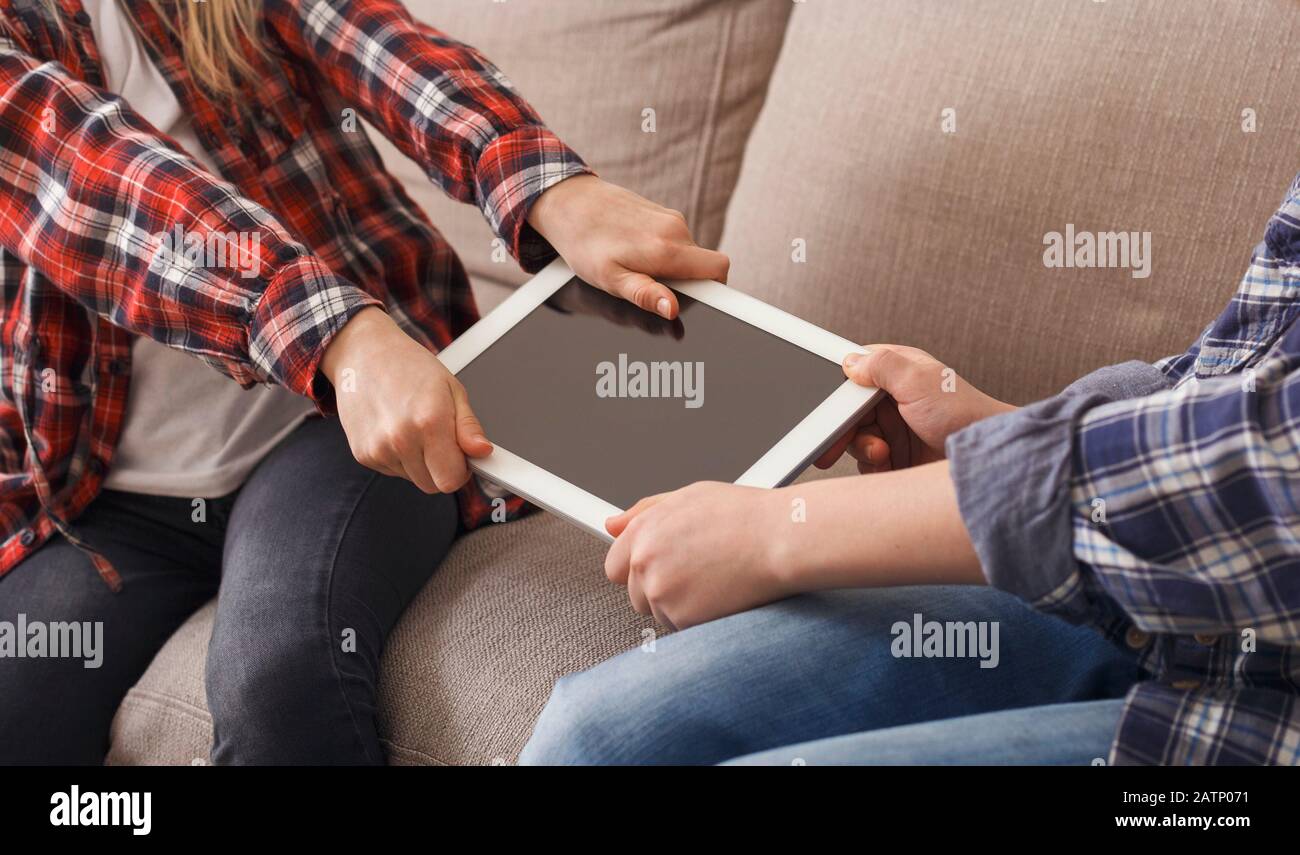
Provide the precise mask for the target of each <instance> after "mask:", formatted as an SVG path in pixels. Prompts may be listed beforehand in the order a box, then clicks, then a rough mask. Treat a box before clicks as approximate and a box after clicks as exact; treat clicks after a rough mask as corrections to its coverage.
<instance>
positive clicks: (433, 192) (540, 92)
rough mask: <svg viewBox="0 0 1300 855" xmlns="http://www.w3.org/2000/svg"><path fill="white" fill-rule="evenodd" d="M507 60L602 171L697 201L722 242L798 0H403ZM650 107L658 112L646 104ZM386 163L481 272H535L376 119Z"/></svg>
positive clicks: (698, 222) (695, 219) (502, 277)
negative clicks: (504, 249) (504, 250)
mask: <svg viewBox="0 0 1300 855" xmlns="http://www.w3.org/2000/svg"><path fill="white" fill-rule="evenodd" d="M406 4H407V6H408V8H410V10H411V12H412V14H413V15H415V17H417V18H419V19H420V20H423V21H425V22H426V23H428V24H430V25H431V26H433V27H435V28H437V29H439V30H442V31H444V32H446V33H447V34H448V35H450V36H452V37H454V38H457V39H460V40H461V41H464V42H467V43H469V44H471V45H473V46H474V47H476V48H478V49H479V50H480V51H482V52H483V53H484V54H485V55H486V56H487V57H488V58H489V59H491V60H492V61H493V62H494V63H496V64H497V65H498V66H499V67H500V68H501V69H502V70H503V71H504V72H505V74H506V76H507V77H508V78H510V80H511V81H512V82H513V83H514V84H515V86H516V87H517V88H518V89H519V91H520V92H522V93H523V95H524V96H525V97H526V98H527V99H528V100H529V101H530V102H531V103H532V104H533V106H534V107H536V108H537V110H538V112H539V113H541V116H542V118H543V120H544V121H545V122H546V123H547V124H548V125H549V126H550V127H551V128H552V129H553V130H554V131H555V132H556V133H558V134H559V135H560V137H561V138H562V139H564V140H565V142H567V143H568V144H569V145H571V146H572V147H573V148H574V149H575V150H576V151H577V152H578V153H579V154H581V155H582V157H583V158H584V159H585V160H586V161H587V162H588V163H589V164H590V165H591V166H592V168H593V169H595V170H596V171H597V172H598V173H600V175H601V176H602V177H604V178H607V179H609V180H610V181H614V182H616V183H618V184H622V185H623V186H626V187H629V188H631V189H633V190H635V191H637V192H638V193H641V194H642V195H644V196H646V197H647V198H650V199H652V200H654V201H656V202H658V203H659V204H661V205H665V206H667V207H669V208H675V209H677V210H680V211H682V212H683V213H684V214H686V217H687V220H688V222H689V223H690V224H691V226H692V228H693V229H694V232H695V236H696V239H697V240H698V241H699V242H700V243H701V244H704V245H708V246H716V245H717V242H718V240H719V238H720V236H721V234H722V220H723V216H724V215H725V213H726V206H727V200H728V199H729V197H730V195H731V191H732V188H733V187H734V185H735V181H736V175H737V173H738V172H739V171H740V161H741V157H742V154H743V152H744V147H745V143H746V140H747V139H748V137H749V132H750V130H751V129H752V127H753V123H754V120H755V119H756V117H757V116H758V111H759V108H760V107H761V106H762V102H763V94H764V91H765V90H766V88H767V81H768V79H769V77H770V75H771V70H772V66H773V65H774V64H775V62H776V57H777V54H778V52H779V50H780V47H781V37H782V34H783V33H784V31H785V25H786V21H787V19H788V17H789V14H790V9H791V7H792V5H793V4H791V3H790V2H789V0H637V2H636V3H629V2H627V0H509V2H505V3H495V2H489V0H406ZM647 111H653V113H649V112H647ZM370 136H371V139H372V140H374V141H375V144H376V146H378V147H379V149H380V152H381V153H382V154H383V156H384V159H385V162H386V163H387V164H388V166H389V168H390V169H392V170H393V171H394V173H395V174H396V175H397V176H398V178H400V179H401V180H402V183H403V185H404V186H405V187H406V189H407V191H408V192H409V193H410V194H411V195H412V197H413V198H414V199H415V200H416V202H418V203H419V204H420V206H421V207H422V208H424V210H425V212H426V213H428V214H429V215H430V217H431V218H432V219H433V222H434V225H436V226H437V227H438V228H439V229H440V230H441V231H442V232H443V234H444V235H446V237H447V238H448V240H449V241H450V242H451V244H452V246H453V247H454V248H455V249H456V250H457V252H458V253H459V254H460V256H461V258H462V259H463V260H464V261H465V265H466V267H467V269H468V270H469V272H470V274H471V276H472V277H473V278H474V279H475V280H476V282H481V281H484V280H487V281H496V282H504V283H511V284H518V283H519V282H521V281H523V279H524V278H526V277H524V275H523V274H522V273H521V272H520V270H519V268H518V266H517V265H516V264H514V262H513V261H511V260H509V259H508V258H505V259H502V254H501V253H499V252H497V253H494V247H493V245H492V233H491V231H490V230H489V229H488V227H487V225H486V224H485V223H484V222H483V218H482V216H481V215H480V214H479V213H478V212H477V211H476V210H475V209H474V208H473V207H472V206H469V205H461V204H459V203H456V202H453V201H451V200H450V199H448V198H447V197H446V196H444V195H443V194H442V192H441V191H440V190H439V189H438V188H436V187H434V186H433V185H432V184H431V183H430V182H429V180H428V179H427V178H426V177H425V175H424V174H423V173H422V172H421V170H420V169H419V167H417V166H416V165H415V164H414V163H412V162H411V161H409V160H407V159H406V158H405V157H403V156H402V155H401V154H400V153H399V152H397V151H396V150H395V149H394V148H393V147H392V146H391V145H390V144H388V142H387V141H386V140H384V139H382V137H380V136H379V135H378V134H377V133H375V132H374V131H373V130H372V131H370Z"/></svg>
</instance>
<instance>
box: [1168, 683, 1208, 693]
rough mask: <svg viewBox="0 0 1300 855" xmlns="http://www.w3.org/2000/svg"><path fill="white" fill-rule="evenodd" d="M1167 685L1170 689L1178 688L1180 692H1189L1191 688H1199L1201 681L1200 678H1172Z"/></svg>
mask: <svg viewBox="0 0 1300 855" xmlns="http://www.w3.org/2000/svg"><path fill="white" fill-rule="evenodd" d="M1169 687H1170V688H1171V689H1178V690H1179V691H1182V692H1190V691H1191V690H1192V689H1199V688H1200V687H1201V681H1200V680H1174V681H1173V682H1172V683H1170V684H1169Z"/></svg>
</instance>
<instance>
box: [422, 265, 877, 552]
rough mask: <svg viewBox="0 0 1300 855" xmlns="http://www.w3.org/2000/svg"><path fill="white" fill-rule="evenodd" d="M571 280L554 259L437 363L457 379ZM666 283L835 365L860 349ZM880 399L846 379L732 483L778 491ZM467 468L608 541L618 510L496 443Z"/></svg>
mask: <svg viewBox="0 0 1300 855" xmlns="http://www.w3.org/2000/svg"><path fill="white" fill-rule="evenodd" d="M573 276H574V273H573V271H572V270H571V269H569V266H568V265H567V264H565V263H564V261H563V260H561V259H557V260H555V261H554V262H552V263H551V264H549V265H547V266H546V267H545V268H544V269H543V270H542V271H541V272H540V273H538V274H537V275H536V276H534V277H533V278H532V279H530V280H529V281H528V282H526V283H524V284H523V285H521V286H520V287H519V288H518V289H517V290H516V291H515V292H514V293H513V294H511V295H510V296H509V297H507V298H506V299H505V300H504V301H503V302H502V303H501V305H499V306H497V307H496V308H495V309H494V310H492V311H491V312H490V313H489V314H488V315H486V316H485V317H484V318H483V319H482V320H480V321H479V322H478V323H476V324H474V326H472V327H470V328H469V329H468V330H466V331H465V332H464V334H462V335H461V336H460V337H459V338H457V339H456V340H455V341H453V342H452V343H451V344H450V345H448V346H447V347H446V348H444V349H443V350H442V352H441V353H439V354H438V358H439V359H440V360H441V361H442V363H443V365H445V366H446V367H447V370H449V371H450V372H451V373H453V374H459V373H460V371H461V369H463V368H464V367H465V366H467V365H469V364H470V362H471V361H473V360H474V358H475V357H477V356H478V355H479V354H481V353H483V352H484V351H485V350H487V349H488V348H489V347H491V346H492V344H493V343H494V342H496V340H497V339H499V338H500V337H501V336H502V335H504V334H505V333H506V331H507V330H509V329H510V328H511V327H513V326H514V325H515V324H517V323H518V322H519V321H521V320H523V319H524V318H525V317H526V316H527V315H528V313H529V312H531V311H532V310H533V309H535V308H537V307H538V306H540V305H541V304H542V303H544V302H546V300H548V299H549V298H550V297H551V295H552V294H554V293H555V292H556V291H558V290H559V289H560V288H562V287H564V285H565V284H567V283H568V282H569V280H570V279H572V278H573ZM664 284H665V285H668V286H669V287H670V288H672V289H673V290H674V291H678V292H680V293H682V294H685V295H686V296H688V297H693V298H694V299H696V300H699V301H700V302H701V303H705V304H707V305H710V306H712V307H713V308H715V309H718V310H720V311H723V312H726V313H727V314H729V315H732V316H733V317H736V318H739V319H740V320H742V321H744V322H746V323H748V324H750V325H751V326H754V327H757V328H759V329H761V330H764V331H765V332H768V333H771V334H772V335H775V336H777V337H778V338H781V339H784V340H785V341H788V342H790V343H791V344H793V345H796V346H798V347H801V348H803V349H804V350H807V351H808V352H810V353H813V354H816V355H817V356H820V357H822V358H823V359H825V360H827V361H829V362H833V363H835V364H836V365H839V364H840V363H842V362H843V361H844V357H845V356H847V355H848V354H849V353H852V352H854V351H858V350H860V347H859V346H858V345H856V344H854V343H853V342H851V341H849V340H848V339H845V338H842V337H840V336H838V335H835V334H834V333H830V332H827V331H826V330H824V329H821V328H820V327H817V326H814V325H813V324H810V323H808V322H807V321H805V320H802V319H800V318H796V317H795V316H794V315H791V314H788V313H786V312H783V311H781V310H780V309H778V308H776V307H774V306H770V305H768V304H767V303H764V302H763V301H761V300H758V299H755V298H754V297H751V296H749V295H748V294H743V293H741V292H739V291H736V290H735V289H732V288H728V287H727V286H726V285H722V284H720V283H718V282H711V281H703V280H699V281H688V282H681V281H665V282H664ZM880 394H881V393H880V391H879V390H878V389H875V388H872V387H867V386H859V385H857V384H856V383H853V382H852V381H850V380H845V381H844V383H843V384H842V385H840V386H839V387H838V388H836V390H835V391H834V392H832V393H831V394H830V395H829V396H827V398H826V399H825V400H824V401H822V403H821V404H819V405H818V406H817V407H816V408H815V409H813V411H812V412H811V413H809V414H808V415H807V416H805V417H804V419H803V420H802V421H800V422H799V424H797V425H795V426H794V428H792V429H791V430H790V432H789V433H787V434H786V435H785V436H783V437H782V438H781V439H780V440H778V441H777V443H776V444H775V445H773V446H772V447H771V448H770V449H768V451H767V453H766V454H764V455H763V456H762V457H760V458H759V459H758V460H757V461H755V463H754V465H752V466H750V467H749V469H748V470H746V471H745V473H744V474H743V475H741V476H740V477H739V478H737V479H736V483H737V484H743V485H746V486H751V487H780V486H783V485H785V484H788V483H789V482H790V481H792V480H794V478H796V477H797V476H798V475H799V473H800V472H802V471H803V470H804V469H805V468H806V467H807V466H808V465H809V464H810V463H811V462H812V461H813V460H815V459H816V458H817V456H818V455H820V454H821V453H822V452H823V451H824V450H825V449H826V448H827V447H829V445H830V444H831V443H832V442H834V441H835V439H836V437H838V436H840V435H841V434H842V433H843V432H844V431H845V430H846V429H847V428H848V427H849V426H850V425H852V424H854V423H856V422H857V420H858V419H860V418H861V417H862V416H863V415H864V414H865V413H866V412H867V410H868V409H870V407H871V406H872V404H873V403H874V402H875V401H876V399H877V397H879V395H880ZM472 403H473V400H472V399H471V404H472ZM489 439H491V437H489ZM470 463H471V466H472V468H473V469H474V470H475V471H476V472H478V473H479V474H481V475H483V476H485V477H487V478H488V479H489V480H491V481H493V482H495V483H497V484H500V485H501V486H502V487H504V488H505V489H507V490H509V491H510V492H512V493H515V494H517V495H520V496H523V497H524V498H525V499H527V500H528V501H530V502H532V503H533V504H536V505H540V506H541V507H544V508H546V509H547V510H549V511H551V512H552V513H555V514H558V515H559V516H562V517H564V518H565V519H567V520H569V521H570V522H573V523H575V524H576V525H578V526H581V527H582V528H584V529H586V530H587V531H590V532H591V533H592V534H594V535H596V536H597V537H600V538H602V539H604V540H606V541H611V540H613V538H612V537H610V535H609V533H608V532H607V531H605V520H607V519H608V518H609V517H611V516H614V515H616V514H618V513H619V512H621V511H622V510H623V508H618V507H615V506H614V505H612V504H610V503H609V502H607V501H605V500H604V499H601V498H599V497H598V496H594V495H592V494H591V493H588V492H587V491H586V490H583V489H582V488H581V487H578V486H576V485H574V484H571V483H570V482H568V481H566V480H564V478H562V477H561V476H559V475H556V474H555V473H553V472H550V471H548V470H546V469H543V468H542V467H540V466H538V465H536V464H534V463H531V462H529V461H527V460H525V459H524V458H522V457H520V456H519V455H517V454H515V453H513V452H511V451H510V450H509V449H506V448H502V447H501V446H500V445H496V447H495V449H494V450H493V452H492V453H491V454H489V455H488V456H487V457H483V458H479V459H477V460H471V461H470Z"/></svg>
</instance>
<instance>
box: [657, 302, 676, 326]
mask: <svg viewBox="0 0 1300 855" xmlns="http://www.w3.org/2000/svg"><path fill="white" fill-rule="evenodd" d="M655 311H657V312H658V313H659V314H660V315H661V316H663V317H664V318H666V319H668V320H670V321H671V320H672V319H673V314H672V313H673V304H672V303H670V302H668V298H667V297H660V298H659V302H658V303H655Z"/></svg>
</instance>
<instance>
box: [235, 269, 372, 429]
mask: <svg viewBox="0 0 1300 855" xmlns="http://www.w3.org/2000/svg"><path fill="white" fill-rule="evenodd" d="M370 306H379V307H380V308H382V307H383V303H382V302H380V301H379V300H378V299H376V298H375V297H372V296H370V295H369V294H367V293H366V292H365V291H362V290H361V289H360V288H358V287H357V286H355V285H353V284H351V283H350V282H348V281H347V280H346V279H343V278H342V277H339V276H336V275H335V274H334V273H331V272H330V271H329V270H328V269H327V268H326V267H325V265H324V264H323V263H322V262H321V261H319V260H318V259H316V258H314V257H311V256H302V257H299V258H297V259H295V260H294V261H292V262H290V263H289V264H287V265H285V266H283V267H281V268H280V270H279V272H277V273H276V274H275V276H274V277H273V278H272V279H271V281H270V282H269V283H267V286H266V290H265V291H264V292H263V294H262V296H261V298H260V299H259V300H258V302H257V306H256V307H255V309H254V311H253V319H252V322H251V323H250V325H249V333H248V352H249V362H250V363H251V364H252V367H253V369H254V372H255V374H256V376H255V377H253V378H249V379H252V380H261V381H263V382H266V381H274V382H275V383H278V384H279V385H281V386H284V387H285V388H286V389H289V390H290V391H293V392H297V393H298V394H299V395H304V396H306V397H308V398H310V399H311V400H312V401H313V402H314V403H315V404H316V408H317V409H318V410H319V411H320V412H321V413H322V414H324V415H330V414H332V413H333V412H334V389H333V387H332V386H331V385H330V384H329V383H328V382H326V381H325V380H324V379H323V378H318V376H317V373H318V369H319V367H320V360H321V357H323V356H324V355H325V348H326V347H328V346H329V343H330V341H331V340H332V339H333V338H334V335H335V334H336V333H337V332H338V331H339V330H341V329H343V326H344V325H345V324H346V323H347V322H348V321H350V320H351V319H352V317H353V316H354V315H356V314H357V313H358V312H360V311H361V310H362V309H365V308H368V307H370ZM237 379H240V378H237Z"/></svg>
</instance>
